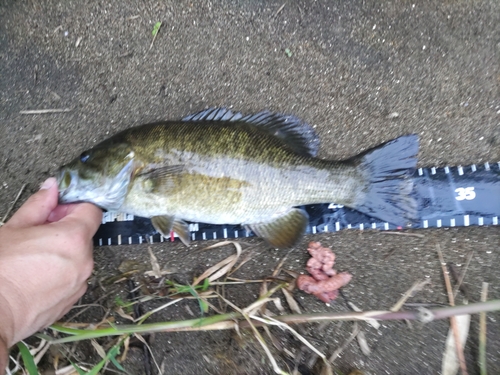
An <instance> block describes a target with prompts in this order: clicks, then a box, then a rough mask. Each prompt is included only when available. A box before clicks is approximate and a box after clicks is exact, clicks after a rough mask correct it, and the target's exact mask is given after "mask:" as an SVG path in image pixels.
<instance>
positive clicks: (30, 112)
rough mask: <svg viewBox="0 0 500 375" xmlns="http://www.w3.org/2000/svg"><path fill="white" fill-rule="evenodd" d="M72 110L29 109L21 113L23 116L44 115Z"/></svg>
mask: <svg viewBox="0 0 500 375" xmlns="http://www.w3.org/2000/svg"><path fill="white" fill-rule="evenodd" d="M70 111H71V108H53V109H29V110H23V111H19V113H20V114H21V115H44V114H47V113H61V112H70Z"/></svg>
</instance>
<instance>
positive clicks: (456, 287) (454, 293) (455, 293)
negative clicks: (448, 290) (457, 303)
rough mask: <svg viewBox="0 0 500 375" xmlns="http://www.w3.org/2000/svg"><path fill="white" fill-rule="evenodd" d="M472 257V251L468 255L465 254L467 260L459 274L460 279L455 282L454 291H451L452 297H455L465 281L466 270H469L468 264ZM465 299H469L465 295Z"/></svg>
mask: <svg viewBox="0 0 500 375" xmlns="http://www.w3.org/2000/svg"><path fill="white" fill-rule="evenodd" d="M473 255H474V250H472V251H470V252H469V254H467V260H466V262H465V267H464V270H463V271H462V273H461V274H460V278H459V279H458V281H457V285H455V289H453V297H456V296H457V293H458V290H459V289H460V287H461V286H462V283H463V281H464V279H465V274H466V272H467V269H468V268H469V264H470V261H471V259H472V256H473ZM464 294H465V293H464ZM466 297H467V298H469V297H468V296H467V295H466Z"/></svg>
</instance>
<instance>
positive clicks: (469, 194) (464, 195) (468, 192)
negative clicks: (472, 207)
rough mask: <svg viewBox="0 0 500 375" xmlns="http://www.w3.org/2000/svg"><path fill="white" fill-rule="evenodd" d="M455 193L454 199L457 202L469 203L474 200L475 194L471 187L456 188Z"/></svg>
mask: <svg viewBox="0 0 500 375" xmlns="http://www.w3.org/2000/svg"><path fill="white" fill-rule="evenodd" d="M455 193H457V196H456V197H455V199H456V200H457V201H463V200H468V201H471V200H473V199H474V198H476V192H475V191H474V187H473V186H469V187H465V188H463V187H460V188H457V189H455Z"/></svg>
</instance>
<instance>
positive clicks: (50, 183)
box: [40, 177, 57, 190]
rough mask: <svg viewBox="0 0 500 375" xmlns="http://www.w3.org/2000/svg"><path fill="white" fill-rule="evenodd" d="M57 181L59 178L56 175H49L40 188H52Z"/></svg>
mask: <svg viewBox="0 0 500 375" xmlns="http://www.w3.org/2000/svg"><path fill="white" fill-rule="evenodd" d="M56 183H57V180H56V178H55V177H49V178H47V179H46V180H45V181H44V183H43V184H42V185H41V186H40V190H47V189H50V188H51V187H52V186H54V185H55V184H56Z"/></svg>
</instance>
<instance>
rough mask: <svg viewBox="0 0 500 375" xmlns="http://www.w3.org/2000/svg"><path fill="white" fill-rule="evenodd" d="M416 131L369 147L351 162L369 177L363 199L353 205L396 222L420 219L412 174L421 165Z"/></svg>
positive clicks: (390, 221)
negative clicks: (418, 160)
mask: <svg viewBox="0 0 500 375" xmlns="http://www.w3.org/2000/svg"><path fill="white" fill-rule="evenodd" d="M418 148H419V140H418V136H417V135H416V134H410V135H406V136H402V137H399V138H396V139H394V140H392V141H389V142H387V143H384V144H382V145H380V146H378V147H375V148H373V149H371V150H368V151H366V152H364V153H362V154H361V155H358V156H356V157H354V158H352V159H351V160H350V161H351V162H353V163H355V165H357V167H358V169H359V170H360V171H361V173H363V175H364V176H365V177H366V180H367V186H366V188H365V189H364V194H362V198H361V201H360V202H359V203H356V204H355V205H354V207H353V208H355V209H356V210H358V211H360V212H363V213H365V214H367V215H369V216H373V217H376V218H378V219H381V220H385V221H386V222H388V223H391V224H394V225H401V226H407V225H408V224H410V223H412V222H415V221H417V220H418V218H419V215H418V204H417V200H416V199H415V197H414V196H413V194H412V193H413V187H414V186H413V180H412V178H411V176H412V175H413V173H414V172H415V168H416V165H417V154H418Z"/></svg>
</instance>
